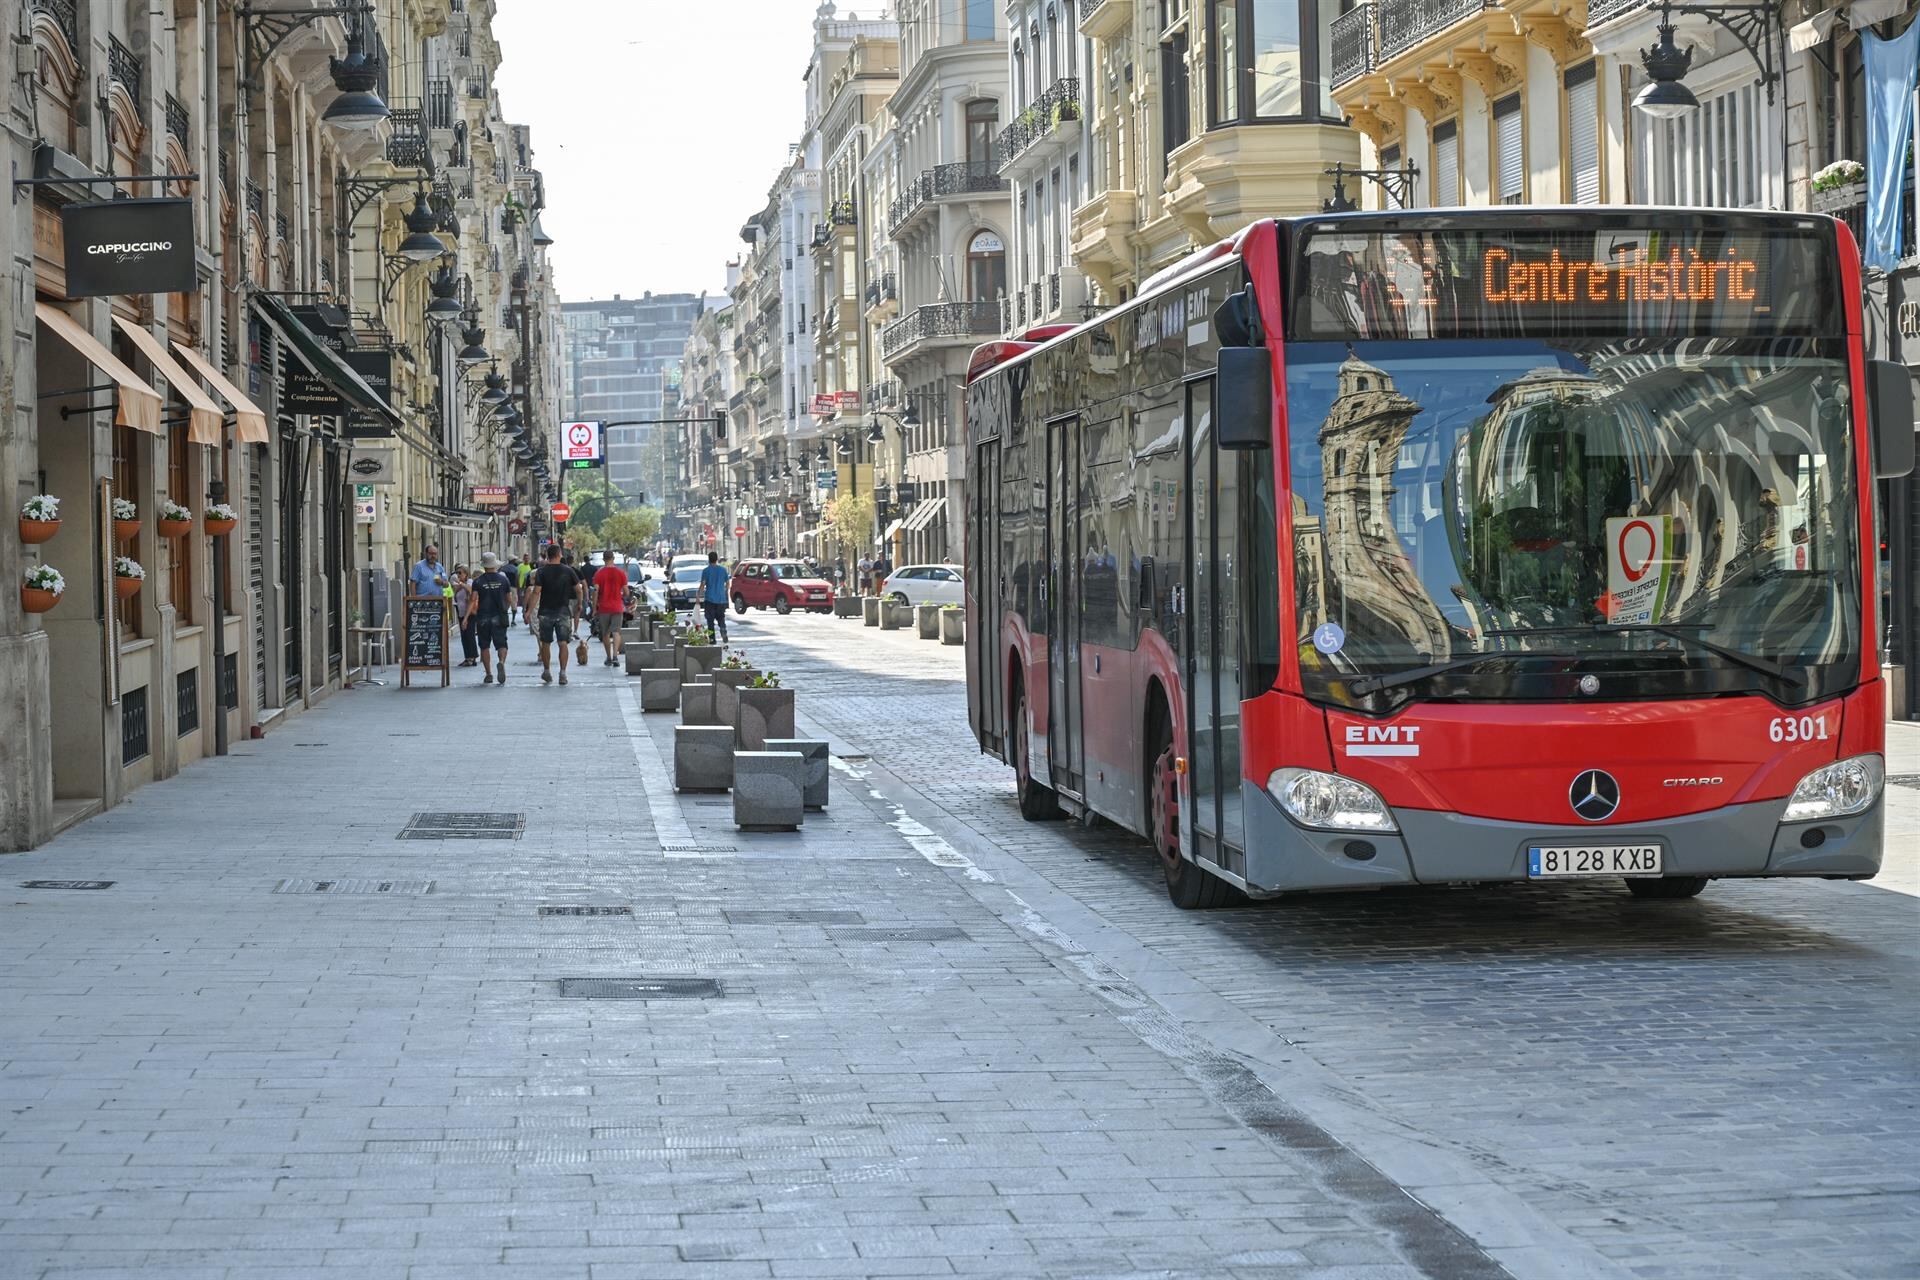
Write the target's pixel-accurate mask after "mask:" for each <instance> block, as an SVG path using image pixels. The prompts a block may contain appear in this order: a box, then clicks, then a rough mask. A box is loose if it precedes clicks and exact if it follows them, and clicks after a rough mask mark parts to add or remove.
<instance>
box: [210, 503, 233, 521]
mask: <svg viewBox="0 0 1920 1280" xmlns="http://www.w3.org/2000/svg"><path fill="white" fill-rule="evenodd" d="M239 518H240V515H239V513H238V512H236V511H235V510H234V509H233V508H232V507H230V506H228V505H227V504H226V503H224V502H216V503H214V504H213V505H212V506H210V507H208V508H207V519H209V520H238V519H239Z"/></svg>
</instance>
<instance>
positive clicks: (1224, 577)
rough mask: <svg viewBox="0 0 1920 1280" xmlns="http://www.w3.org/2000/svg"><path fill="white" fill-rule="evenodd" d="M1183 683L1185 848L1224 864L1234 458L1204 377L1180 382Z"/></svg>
mask: <svg viewBox="0 0 1920 1280" xmlns="http://www.w3.org/2000/svg"><path fill="white" fill-rule="evenodd" d="M1186 395H1187V404H1186V410H1187V415H1186V417H1187V474H1186V485H1187V504H1186V506H1187V545H1186V556H1185V557H1184V559H1185V561H1186V566H1187V580H1186V592H1187V601H1188V606H1187V610H1186V621H1187V626H1188V631H1187V636H1186V641H1187V643H1186V655H1187V666H1186V685H1187V730H1188V737H1189V739H1190V741H1189V742H1188V744H1187V755H1188V765H1187V770H1188V781H1189V784H1190V790H1189V796H1190V801H1189V803H1188V806H1187V812H1188V814H1189V815H1190V817H1191V823H1190V824H1189V830H1190V833H1191V837H1192V838H1191V843H1190V844H1189V846H1188V847H1189V848H1191V849H1192V851H1193V852H1194V853H1196V854H1197V855H1199V856H1201V857H1204V858H1206V859H1208V860H1209V861H1211V862H1216V863H1218V864H1220V865H1221V866H1225V865H1227V857H1226V855H1225V854H1224V853H1223V852H1222V850H1221V845H1222V844H1223V843H1224V844H1228V845H1231V846H1233V847H1234V848H1240V847H1242V846H1243V844H1244V837H1243V836H1242V834H1241V812H1240V662H1239V645H1238V641H1237V637H1238V635H1239V626H1240V613H1239V608H1238V607H1237V605H1236V604H1235V583H1234V547H1235V538H1236V532H1237V530H1238V528H1239V521H1240V501H1239V486H1238V484H1237V483H1236V479H1237V476H1238V472H1239V460H1238V458H1237V457H1236V456H1235V455H1233V454H1227V455H1225V456H1224V457H1223V456H1222V455H1221V453H1220V449H1219V447H1218V444H1217V442H1216V441H1215V439H1214V434H1213V379H1212V378H1210V377H1209V378H1201V379H1198V380H1196V381H1193V382H1190V383H1188V384H1187V388H1186Z"/></svg>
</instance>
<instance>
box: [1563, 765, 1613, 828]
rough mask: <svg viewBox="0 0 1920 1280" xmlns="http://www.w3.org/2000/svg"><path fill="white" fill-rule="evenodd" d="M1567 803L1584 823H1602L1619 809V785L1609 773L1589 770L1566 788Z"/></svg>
mask: <svg viewBox="0 0 1920 1280" xmlns="http://www.w3.org/2000/svg"><path fill="white" fill-rule="evenodd" d="M1567 801H1568V803H1569V804H1571V805H1572V806H1573V811H1574V812H1575V813H1577V814H1579V815H1580V816H1581V817H1582V818H1584V819H1585V820H1586V821H1588V822H1604V821H1605V820H1606V819H1608V818H1611V817H1612V816H1613V811H1614V810H1615V809H1618V808H1619V807H1620V784H1619V783H1617V782H1615V781H1614V780H1613V775H1612V774H1610V773H1606V772H1603V771H1602V770H1599V769H1589V770H1587V771H1586V772H1585V773H1583V774H1581V775H1580V776H1579V777H1577V778H1575V779H1574V780H1573V785H1572V786H1571V787H1569V788H1567Z"/></svg>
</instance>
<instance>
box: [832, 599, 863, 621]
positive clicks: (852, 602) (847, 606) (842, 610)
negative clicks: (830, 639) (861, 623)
mask: <svg viewBox="0 0 1920 1280" xmlns="http://www.w3.org/2000/svg"><path fill="white" fill-rule="evenodd" d="M860 612H861V611H860V597H859V596H835V597H834V598H833V616H834V617H836V618H857V617H859V616H860Z"/></svg>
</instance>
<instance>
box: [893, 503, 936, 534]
mask: <svg viewBox="0 0 1920 1280" xmlns="http://www.w3.org/2000/svg"><path fill="white" fill-rule="evenodd" d="M946 505H947V502H946V499H944V498H923V499H921V501H920V503H919V505H917V506H915V507H914V509H913V514H912V515H910V516H908V517H907V523H906V527H905V528H904V529H903V530H902V532H904V533H918V532H920V530H922V529H924V528H926V527H927V526H928V525H930V524H932V523H933V517H934V516H935V515H937V514H939V513H940V511H941V510H942V509H944V508H945V507H946Z"/></svg>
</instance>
